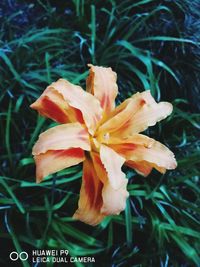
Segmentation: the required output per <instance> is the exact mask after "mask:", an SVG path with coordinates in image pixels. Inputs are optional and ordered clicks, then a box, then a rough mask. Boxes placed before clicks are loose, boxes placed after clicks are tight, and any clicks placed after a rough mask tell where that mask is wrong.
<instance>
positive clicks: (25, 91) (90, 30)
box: [0, 0, 200, 267]
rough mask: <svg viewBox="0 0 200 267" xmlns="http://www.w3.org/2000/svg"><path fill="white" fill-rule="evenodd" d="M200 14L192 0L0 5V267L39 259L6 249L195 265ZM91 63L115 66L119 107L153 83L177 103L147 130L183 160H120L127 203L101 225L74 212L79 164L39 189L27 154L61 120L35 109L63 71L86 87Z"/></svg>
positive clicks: (161, 96) (117, 262)
mask: <svg viewBox="0 0 200 267" xmlns="http://www.w3.org/2000/svg"><path fill="white" fill-rule="evenodd" d="M199 10H200V1H187V0H179V1H178V0H175V1H170V0H168V1H167V0H166V1H165V0H163V1H161V0H158V1H156V0H143V1H139V0H137V1H131V0H124V1H117V0H116V1H114V0H112V1H111V0H110V1H89V0H79V1H78V0H74V1H45V0H37V1H20V0H18V1H17V0H10V1H6V0H2V1H1V2H0V36H1V41H0V88H1V93H0V107H1V108H0V140H1V142H0V144H1V146H0V160H1V165H0V183H1V189H0V190H1V193H0V214H1V220H0V238H1V245H0V253H1V259H0V266H24V267H28V266H31V264H29V263H28V262H23V263H20V262H18V263H16V265H14V263H13V262H11V261H10V260H9V253H10V252H11V251H18V252H20V251H27V252H29V253H30V252H31V251H32V249H36V248H38V249H42V248H44V249H47V248H50V249H68V250H69V251H70V254H71V255H72V256H81V255H83V256H87V255H88V256H94V257H95V258H96V264H94V265H92V264H91V265H90V264H86V265H85V266H98V267H101V266H102V267H106V266H109V267H111V266H112V267H122V266H123V267H127V266H135V267H136V266H137V267H140V266H142V267H143V266H144V267H145V266H148V267H149V266H152V267H157V266H160V267H171V266H177V267H179V266H182V267H187V266H198V264H199V262H200V258H199V251H200V233H199V230H200V228H199V224H200V207H199V203H200V201H199V191H200V189H199V169H198V167H197V164H198V162H199V158H200V152H199V129H200V125H199V117H200V116H199V110H200V105H199V101H200V96H199V95H200V94H199V88H200V78H199V77H200V75H199V74H200V71H199V70H200V50H199V42H200V20H199V19H200V11H199ZM87 63H93V64H97V65H102V66H111V67H112V68H113V70H114V71H116V72H117V74H118V86H119V96H118V98H117V103H120V102H121V101H123V100H124V99H125V98H127V97H128V96H130V95H132V94H133V93H135V92H137V91H140V92H141V91H143V90H147V89H151V93H152V95H153V96H154V97H155V99H156V100H157V101H160V100H164V101H170V102H172V104H173V106H174V111H173V114H172V115H171V116H170V117H169V118H167V119H166V120H164V121H163V122H161V123H158V124H157V125H156V126H154V127H151V128H150V129H148V131H146V133H145V134H147V135H148V136H150V137H152V138H155V139H157V140H159V141H161V142H162V143H164V144H165V145H167V146H168V147H169V148H170V149H171V150H172V151H173V152H174V153H175V155H176V158H177V160H178V168H177V169H176V170H174V171H168V172H167V173H166V174H165V175H161V174H159V173H158V172H156V171H153V172H152V173H151V174H150V175H149V177H148V178H143V177H141V176H140V175H138V174H136V173H135V172H134V171H132V170H130V169H128V168H127V169H125V168H124V171H125V172H126V174H127V177H128V178H129V185H128V190H129V192H130V198H129V200H128V201H127V208H126V210H125V212H122V213H121V214H120V216H116V217H112V218H111V217H110V218H108V219H107V220H105V221H104V222H103V223H102V224H101V225H99V226H97V227H91V226H88V225H85V224H83V223H81V222H75V221H73V220H72V219H71V216H72V214H73V213H74V211H75V210H76V208H77V202H78V197H79V190H80V184H81V174H82V173H81V169H82V166H81V165H80V166H76V167H72V168H69V169H66V170H64V171H61V172H59V173H58V174H57V175H53V176H51V177H49V179H48V180H46V181H44V182H43V183H41V184H39V185H38V184H36V183H35V165H34V162H33V159H32V156H31V149H32V146H33V144H34V143H35V141H36V140H37V138H38V135H39V133H40V132H42V131H44V130H46V129H47V128H48V127H52V126H53V125H54V123H53V122H52V121H50V120H48V119H44V118H42V117H39V116H38V115H37V113H36V112H35V111H33V110H31V109H30V108H29V105H30V104H31V103H32V102H34V101H35V100H36V99H37V98H38V96H39V95H40V94H41V93H42V91H43V90H44V89H45V88H46V86H47V85H48V84H49V83H50V82H52V81H55V80H56V79H58V78H60V77H63V78H65V79H68V80H69V81H71V82H73V83H76V84H80V85H81V86H83V88H85V78H86V77H87V75H88V68H87ZM38 266H45V265H41V264H39V265H37V267H38ZM47 266H49V267H50V266H56V265H52V264H48V265H47ZM58 266H65V265H62V264H60V265H58ZM74 266H78V267H81V266H84V265H82V264H76V265H74ZM35 267H36V266H35Z"/></svg>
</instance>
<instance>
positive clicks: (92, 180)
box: [73, 158, 105, 225]
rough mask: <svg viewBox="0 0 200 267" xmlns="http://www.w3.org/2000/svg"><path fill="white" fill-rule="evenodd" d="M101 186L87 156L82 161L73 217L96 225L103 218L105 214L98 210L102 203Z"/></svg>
mask: <svg viewBox="0 0 200 267" xmlns="http://www.w3.org/2000/svg"><path fill="white" fill-rule="evenodd" d="M102 187H103V184H102V182H101V181H100V179H99V178H98V176H97V174H96V172H95V169H94V167H93V163H92V161H91V159H88V158H87V159H86V160H85V161H84V163H83V177H82V185H81V190H80V198H79V202H78V209H77V210H76V212H75V214H74V216H73V218H74V219H78V220H80V221H82V222H84V223H87V224H90V225H97V224H99V223H100V222H101V221H102V220H103V219H104V217H105V216H104V215H103V214H102V213H101V212H100V210H101V207H102V204H103V200H102Z"/></svg>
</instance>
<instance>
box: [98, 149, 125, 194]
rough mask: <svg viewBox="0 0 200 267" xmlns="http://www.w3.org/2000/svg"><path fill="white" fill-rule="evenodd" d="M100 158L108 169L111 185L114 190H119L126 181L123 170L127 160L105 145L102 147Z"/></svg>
mask: <svg viewBox="0 0 200 267" xmlns="http://www.w3.org/2000/svg"><path fill="white" fill-rule="evenodd" d="M100 158H101V161H102V163H103V165H104V167H105V169H106V172H107V175H108V179H109V182H110V184H111V185H112V187H113V188H114V189H118V188H119V187H120V186H121V184H122V183H123V181H124V179H126V176H125V174H124V173H123V172H122V170H121V167H122V165H123V164H124V162H125V160H126V159H125V158H123V157H121V156H120V155H118V154H117V153H116V152H115V151H114V150H113V149H111V148H109V147H108V146H105V145H101V147H100Z"/></svg>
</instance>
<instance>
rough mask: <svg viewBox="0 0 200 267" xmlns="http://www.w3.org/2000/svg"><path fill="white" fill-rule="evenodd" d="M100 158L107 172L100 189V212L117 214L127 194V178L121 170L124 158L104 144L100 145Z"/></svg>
mask: <svg viewBox="0 0 200 267" xmlns="http://www.w3.org/2000/svg"><path fill="white" fill-rule="evenodd" d="M100 158H101V161H102V164H103V166H104V168H105V171H106V172H107V181H106V182H105V183H104V187H103V191H102V197H103V206H102V209H101V212H102V213H104V214H105V215H111V214H119V213H120V212H121V211H122V210H124V209H125V207H126V199H127V197H128V196H129V193H128V192H127V190H126V185H127V182H128V180H127V179H126V176H125V174H124V173H123V172H122V170H121V167H122V165H123V163H124V162H125V159H124V158H123V157H121V156H120V155H118V154H117V153H116V152H115V151H114V150H112V149H111V148H109V147H107V146H104V145H101V147H100ZM105 171H104V172H105ZM102 173H103V170H102Z"/></svg>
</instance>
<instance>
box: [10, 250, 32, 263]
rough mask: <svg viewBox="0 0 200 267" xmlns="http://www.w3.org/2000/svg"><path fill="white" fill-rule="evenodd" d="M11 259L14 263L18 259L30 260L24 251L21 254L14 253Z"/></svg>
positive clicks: (11, 254)
mask: <svg viewBox="0 0 200 267" xmlns="http://www.w3.org/2000/svg"><path fill="white" fill-rule="evenodd" d="M9 257H10V259H11V260H12V261H17V260H18V259H20V260H21V261H26V260H27V259H28V253H27V252H25V251H22V252H20V253H18V252H16V251H12V252H11V253H10V255H9Z"/></svg>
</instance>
